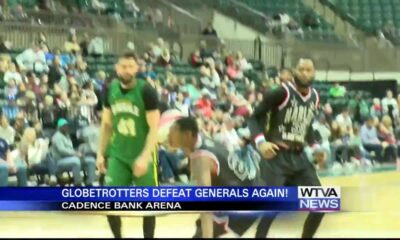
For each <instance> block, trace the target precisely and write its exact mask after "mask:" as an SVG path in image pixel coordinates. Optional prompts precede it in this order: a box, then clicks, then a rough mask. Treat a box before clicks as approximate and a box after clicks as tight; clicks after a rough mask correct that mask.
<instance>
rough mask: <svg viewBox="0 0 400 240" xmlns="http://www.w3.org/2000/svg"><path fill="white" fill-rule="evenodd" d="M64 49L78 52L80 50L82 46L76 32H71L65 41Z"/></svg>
mask: <svg viewBox="0 0 400 240" xmlns="http://www.w3.org/2000/svg"><path fill="white" fill-rule="evenodd" d="M64 50H65V51H66V52H67V53H72V54H76V53H78V52H80V50H81V47H80V46H79V43H78V40H77V38H76V35H75V34H70V36H69V38H68V40H67V41H66V42H65V43H64Z"/></svg>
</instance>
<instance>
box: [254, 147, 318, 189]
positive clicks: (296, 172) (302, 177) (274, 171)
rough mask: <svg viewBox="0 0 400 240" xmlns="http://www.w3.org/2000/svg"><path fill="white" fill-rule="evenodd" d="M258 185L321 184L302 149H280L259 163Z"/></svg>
mask: <svg viewBox="0 0 400 240" xmlns="http://www.w3.org/2000/svg"><path fill="white" fill-rule="evenodd" d="M257 185H259V186H321V182H320V181H319V178H318V175H317V171H316V169H315V167H314V165H313V164H312V163H311V162H310V161H309V160H308V158H307V156H306V154H305V152H304V151H301V152H299V151H294V150H293V151H292V150H280V151H278V153H277V155H276V156H275V157H274V158H273V159H269V160H265V159H263V160H262V161H261V163H260V179H259V181H258V183H257Z"/></svg>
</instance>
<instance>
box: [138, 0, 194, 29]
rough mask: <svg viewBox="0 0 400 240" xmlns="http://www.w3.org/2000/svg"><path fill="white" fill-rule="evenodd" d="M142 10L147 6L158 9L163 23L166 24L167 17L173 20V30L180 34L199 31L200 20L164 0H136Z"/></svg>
mask: <svg viewBox="0 0 400 240" xmlns="http://www.w3.org/2000/svg"><path fill="white" fill-rule="evenodd" d="M136 3H137V4H138V6H139V7H140V8H141V9H142V10H143V11H144V10H146V9H148V8H151V9H153V10H154V9H160V10H161V12H162V15H163V23H162V24H164V25H168V18H171V19H172V20H173V22H174V25H173V30H174V31H176V32H179V33H180V34H189V35H190V34H199V33H200V31H201V20H200V19H198V18H196V17H195V16H193V15H192V14H190V13H189V12H187V11H185V10H184V9H182V8H180V7H178V6H176V5H174V4H172V3H169V2H168V1H165V0H145V1H136Z"/></svg>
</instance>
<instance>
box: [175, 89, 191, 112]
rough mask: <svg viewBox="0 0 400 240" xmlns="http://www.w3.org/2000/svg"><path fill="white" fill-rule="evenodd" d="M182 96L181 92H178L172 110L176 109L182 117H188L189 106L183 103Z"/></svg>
mask: <svg viewBox="0 0 400 240" xmlns="http://www.w3.org/2000/svg"><path fill="white" fill-rule="evenodd" d="M184 100H185V98H184V95H183V93H182V92H179V93H178V95H177V99H176V101H175V102H174V108H175V109H177V110H178V111H179V112H180V113H182V115H183V116H186V117H188V116H189V112H190V110H189V105H187V104H185V103H184Z"/></svg>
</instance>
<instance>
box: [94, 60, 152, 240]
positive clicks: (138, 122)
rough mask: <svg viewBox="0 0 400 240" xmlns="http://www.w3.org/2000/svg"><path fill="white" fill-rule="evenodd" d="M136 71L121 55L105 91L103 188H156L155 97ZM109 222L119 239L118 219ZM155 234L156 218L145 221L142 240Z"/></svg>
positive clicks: (99, 159)
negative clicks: (113, 77) (104, 186)
mask: <svg viewBox="0 0 400 240" xmlns="http://www.w3.org/2000/svg"><path fill="white" fill-rule="evenodd" d="M137 70H138V65H137V62H136V57H135V55H134V54H133V53H126V54H124V55H123V56H121V57H120V58H119V60H118V63H117V64H116V72H117V75H118V80H117V81H113V82H112V83H111V84H110V86H109V87H108V89H107V90H106V95H105V103H104V109H103V113H102V123H101V136H100V146H99V151H98V153H97V167H98V169H99V171H100V172H101V173H104V172H106V176H105V185H106V186H132V185H134V186H157V185H158V179H157V159H156V157H157V152H156V146H157V131H158V124H159V120H160V113H159V111H158V96H157V92H156V91H155V89H153V88H152V87H151V86H150V85H148V84H147V83H146V81H144V80H139V79H136V78H135V75H136V73H137ZM105 156H107V171H106V167H105ZM108 222H109V224H110V227H111V230H112V232H113V234H114V237H116V238H121V217H119V216H108ZM154 230H155V217H153V216H149V217H144V218H143V232H144V233H143V234H144V237H145V238H152V237H153V236H154Z"/></svg>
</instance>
